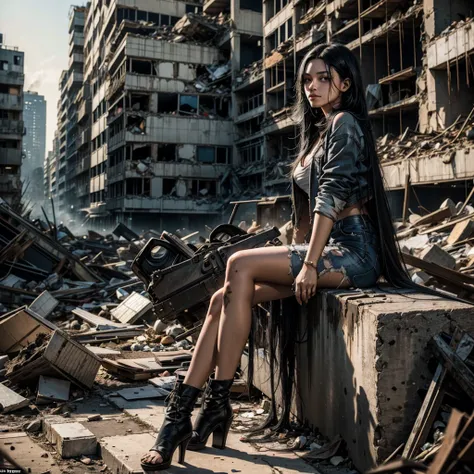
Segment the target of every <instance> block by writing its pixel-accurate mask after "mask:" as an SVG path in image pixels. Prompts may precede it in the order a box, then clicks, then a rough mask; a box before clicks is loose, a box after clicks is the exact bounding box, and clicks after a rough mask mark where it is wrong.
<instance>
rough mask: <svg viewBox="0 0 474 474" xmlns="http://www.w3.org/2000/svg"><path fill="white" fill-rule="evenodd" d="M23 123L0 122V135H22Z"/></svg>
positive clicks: (12, 121)
mask: <svg viewBox="0 0 474 474" xmlns="http://www.w3.org/2000/svg"><path fill="white" fill-rule="evenodd" d="M24 131H25V123H24V122H23V120H8V119H2V120H0V135H18V136H19V138H21V136H23V135H24Z"/></svg>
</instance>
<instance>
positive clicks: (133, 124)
mask: <svg viewBox="0 0 474 474" xmlns="http://www.w3.org/2000/svg"><path fill="white" fill-rule="evenodd" d="M127 130H128V131H129V132H132V133H134V134H142V135H144V134H145V133H146V120H145V119H144V118H143V117H140V116H139V115H128V116H127Z"/></svg>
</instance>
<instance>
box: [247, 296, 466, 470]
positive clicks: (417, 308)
mask: <svg viewBox="0 0 474 474" xmlns="http://www.w3.org/2000/svg"><path fill="white" fill-rule="evenodd" d="M307 310H308V314H307V315H306V316H305V317H306V318H311V317H312V318H313V334H312V337H311V334H310V335H307V337H310V338H311V343H312V352H311V354H312V360H311V365H310V364H309V361H308V352H307V351H308V347H307V345H306V343H304V344H299V345H298V346H297V350H298V354H297V366H298V394H299V396H300V397H301V403H298V405H297V406H296V407H294V410H295V411H296V412H297V414H298V416H299V417H300V418H301V419H303V420H305V421H308V423H309V424H312V425H314V426H317V427H318V428H319V429H320V431H321V432H322V433H323V434H324V435H326V436H329V437H333V436H335V435H337V434H341V436H342V437H343V438H344V440H345V441H346V444H347V449H348V452H349V456H350V457H351V459H352V460H353V462H354V464H355V466H356V467H357V469H358V470H360V471H361V472H364V471H366V470H367V469H369V468H371V467H373V466H375V465H376V464H379V463H381V462H382V461H383V460H384V459H386V458H387V457H388V456H389V455H390V454H391V453H392V452H393V451H394V450H395V449H396V448H397V447H398V446H399V445H400V444H402V443H404V442H406V440H407V439H408V436H409V434H410V432H411V429H412V428H413V424H414V422H415V419H416V416H417V414H418V411H419V409H420V407H421V403H422V401H421V399H420V397H419V395H418V390H420V389H422V388H425V387H426V386H427V384H428V383H429V381H430V380H431V378H432V376H433V374H432V373H431V372H430V370H429V368H428V361H429V360H430V358H431V357H432V354H431V351H430V350H429V348H428V341H429V340H430V339H431V338H432V337H433V336H434V335H436V334H439V333H440V332H441V331H443V330H449V328H450V327H452V325H453V324H454V325H457V326H460V327H461V328H462V329H464V330H466V331H468V332H472V331H473V330H474V320H473V318H472V306H470V305H467V304H463V303H458V302H455V301H450V300H446V299H444V298H437V297H433V296H430V295H423V294H419V293H416V294H413V293H411V294H405V292H403V291H402V290H399V291H397V293H394V289H393V288H390V293H388V292H387V293H383V292H381V291H376V292H375V294H374V295H373V296H372V297H370V298H369V297H367V296H364V295H361V296H357V295H355V294H354V293H352V294H351V293H349V292H348V291H345V292H344V291H336V290H325V291H321V292H318V297H317V298H316V299H313V300H311V301H310V303H309V305H308V308H307ZM295 316H296V317H299V315H295ZM305 330H306V325H305V324H303V325H302V330H301V331H302V333H303V332H304V331H305ZM302 335H303V334H302ZM302 335H301V337H302ZM302 339H304V338H302ZM256 357H257V358H258V360H259V363H260V364H263V360H264V359H263V358H262V357H261V356H258V355H257V354H256ZM260 359H261V360H260ZM267 370H268V369H267ZM256 375H258V377H257V382H256V385H257V388H259V389H261V390H262V391H263V392H264V393H265V394H266V395H269V382H268V381H269V373H268V372H267V373H265V368H264V367H263V368H261V369H260V370H259V373H258V374H256ZM309 377H311V379H310V378H309Z"/></svg>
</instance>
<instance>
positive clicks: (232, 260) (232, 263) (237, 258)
mask: <svg viewBox="0 0 474 474" xmlns="http://www.w3.org/2000/svg"><path fill="white" fill-rule="evenodd" d="M246 260H247V255H246V254H245V251H244V250H239V251H238V252H235V253H234V254H232V255H231V256H230V257H229V260H228V261H227V272H228V275H229V276H230V275H234V274H235V273H238V272H239V271H243V270H244V269H245V263H246Z"/></svg>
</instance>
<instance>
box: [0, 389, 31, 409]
mask: <svg viewBox="0 0 474 474" xmlns="http://www.w3.org/2000/svg"><path fill="white" fill-rule="evenodd" d="M29 403H30V401H29V400H28V399H27V398H25V397H22V396H21V395H18V393H16V392H14V391H13V390H10V389H9V388H8V387H6V386H5V385H3V384H2V383H0V405H1V407H2V408H3V410H2V412H3V413H9V412H11V411H15V410H19V409H20V408H24V407H26V406H27V405H28V404H29Z"/></svg>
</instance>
